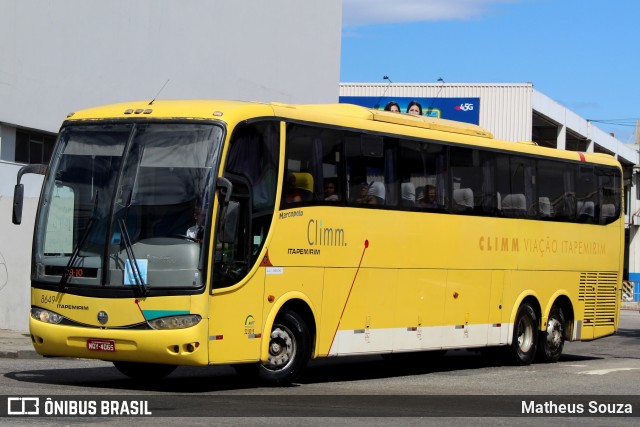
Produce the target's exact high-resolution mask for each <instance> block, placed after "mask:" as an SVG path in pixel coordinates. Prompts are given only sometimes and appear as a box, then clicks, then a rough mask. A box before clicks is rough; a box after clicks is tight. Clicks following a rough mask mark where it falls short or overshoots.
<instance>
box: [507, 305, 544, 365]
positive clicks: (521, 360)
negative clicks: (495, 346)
mask: <svg viewBox="0 0 640 427" xmlns="http://www.w3.org/2000/svg"><path fill="white" fill-rule="evenodd" d="M537 346H538V316H536V312H535V311H534V310H533V308H532V307H531V306H530V305H529V304H527V303H524V304H522V305H521V306H520V308H518V313H517V314H516V321H515V323H514V324H513V337H512V342H511V347H510V348H511V360H512V361H513V363H514V364H516V365H529V364H530V363H531V362H533V359H534V357H535V355H536V348H537Z"/></svg>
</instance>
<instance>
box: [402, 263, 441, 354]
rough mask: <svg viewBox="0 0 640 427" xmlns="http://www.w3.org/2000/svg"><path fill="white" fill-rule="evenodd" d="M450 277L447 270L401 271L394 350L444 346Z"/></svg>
mask: <svg viewBox="0 0 640 427" xmlns="http://www.w3.org/2000/svg"><path fill="white" fill-rule="evenodd" d="M446 281H447V274H446V271H444V270H414V269H411V270H409V269H406V270H400V271H399V272H398V290H399V292H398V293H397V296H396V304H395V307H394V311H395V313H396V321H395V328H396V331H397V332H396V335H395V337H394V341H393V351H394V352H395V351H411V350H418V349H422V350H437V349H439V348H441V347H442V326H443V320H444V319H443V317H444V296H445V288H446Z"/></svg>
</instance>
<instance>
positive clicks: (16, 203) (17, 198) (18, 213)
mask: <svg viewBox="0 0 640 427" xmlns="http://www.w3.org/2000/svg"><path fill="white" fill-rule="evenodd" d="M23 202H24V185H22V184H16V186H15V187H14V189H13V218H12V220H13V223H14V224H16V225H20V224H22V204H23Z"/></svg>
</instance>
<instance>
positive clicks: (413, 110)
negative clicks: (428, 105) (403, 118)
mask: <svg viewBox="0 0 640 427" xmlns="http://www.w3.org/2000/svg"><path fill="white" fill-rule="evenodd" d="M407 113H409V114H411V115H412V116H421V115H422V105H420V103H419V102H418V101H411V102H410V103H409V105H407Z"/></svg>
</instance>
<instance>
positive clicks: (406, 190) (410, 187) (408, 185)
mask: <svg viewBox="0 0 640 427" xmlns="http://www.w3.org/2000/svg"><path fill="white" fill-rule="evenodd" d="M400 190H401V191H400V193H401V196H402V206H407V207H413V206H415V205H416V186H415V185H414V184H413V182H403V183H402V184H401V185H400Z"/></svg>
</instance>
